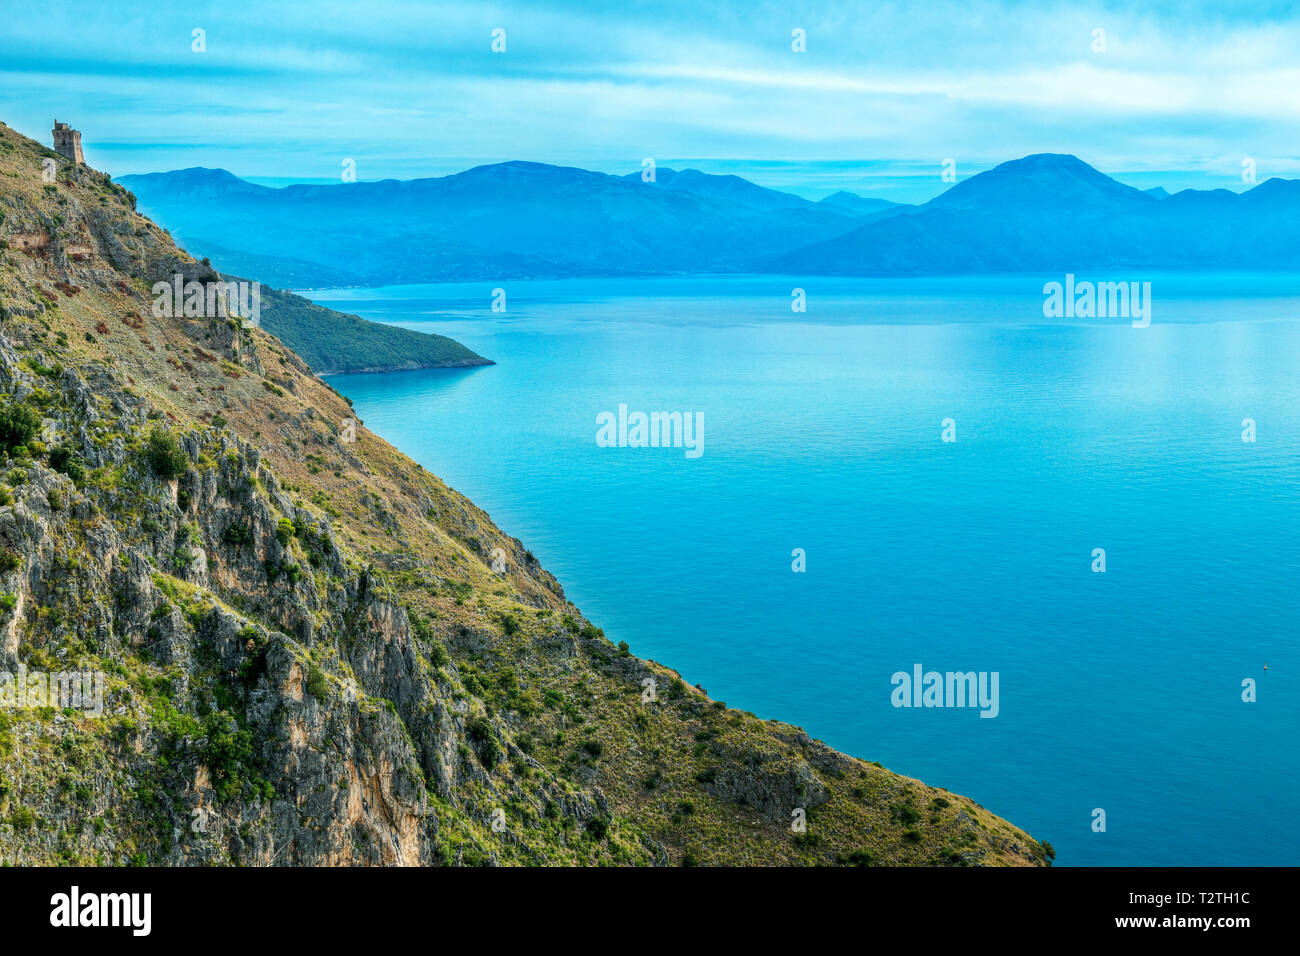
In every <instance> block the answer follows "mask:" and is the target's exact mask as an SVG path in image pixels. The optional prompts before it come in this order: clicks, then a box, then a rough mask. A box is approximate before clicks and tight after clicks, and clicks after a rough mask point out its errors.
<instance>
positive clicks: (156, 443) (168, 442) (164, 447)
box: [144, 428, 190, 481]
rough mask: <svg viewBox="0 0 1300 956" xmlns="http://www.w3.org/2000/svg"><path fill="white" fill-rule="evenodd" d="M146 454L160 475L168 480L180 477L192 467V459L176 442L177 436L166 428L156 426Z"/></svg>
mask: <svg viewBox="0 0 1300 956" xmlns="http://www.w3.org/2000/svg"><path fill="white" fill-rule="evenodd" d="M144 456H145V460H146V461H148V462H149V467H151V468H152V469H153V470H154V471H155V472H156V473H157V474H158V477H160V478H164V479H166V480H167V481H174V480H175V479H177V478H179V477H180V476H181V475H183V474H185V472H186V471H188V470H189V467H190V459H189V457H188V456H187V455H186V454H185V452H183V451H181V447H180V445H178V444H177V443H176V436H175V435H173V434H172V433H171V432H169V431H167V429H165V428H155V429H154V430H153V431H152V432H150V433H149V441H148V444H146V445H145V450H144Z"/></svg>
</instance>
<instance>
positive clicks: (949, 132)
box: [0, 0, 1300, 188]
mask: <svg viewBox="0 0 1300 956" xmlns="http://www.w3.org/2000/svg"><path fill="white" fill-rule="evenodd" d="M11 6H15V7H16V8H17V9H16V10H11V12H10V13H9V15H8V16H7V20H6V28H5V32H4V34H3V36H0V89H2V90H3V93H0V105H2V107H3V112H4V118H5V119H6V121H8V122H9V123H10V124H11V125H14V126H16V127H18V128H19V129H22V130H24V131H25V132H28V133H33V134H36V135H40V136H46V135H47V133H46V132H45V131H47V130H48V127H49V124H50V121H51V119H52V118H53V117H54V116H55V115H58V116H59V118H60V119H63V118H65V117H66V118H68V119H71V120H73V121H74V122H76V123H77V124H78V125H79V126H80V127H81V128H82V129H83V130H84V131H85V133H86V143H87V152H88V157H89V158H90V160H91V161H92V162H100V161H103V162H104V163H105V164H106V165H108V166H109V168H110V171H112V172H114V173H119V174H120V173H125V172H135V171H147V170H152V169H160V168H169V167H171V166H174V165H179V164H182V163H183V164H185V165H193V164H194V163H195V162H196V161H197V162H201V163H202V164H203V165H228V166H231V167H232V168H234V169H235V171H236V172H240V173H242V174H245V175H261V176H282V177H283V176H290V177H291V176H331V175H336V170H337V167H338V163H339V157H340V156H351V157H355V158H358V162H359V174H360V175H362V176H363V178H380V177H383V176H390V175H401V176H411V175H420V174H431V173H434V172H447V171H450V170H449V169H448V168H447V164H448V162H449V158H450V157H455V158H457V159H460V160H464V161H468V162H471V163H472V162H492V161H499V160H505V159H515V158H526V159H537V160H543V161H552V162H574V163H579V162H581V163H586V164H588V165H596V166H598V167H600V168H611V167H615V166H620V164H623V163H626V166H625V167H621V168H628V169H630V168H635V167H636V164H638V163H639V161H640V157H642V156H646V155H654V156H657V157H668V156H685V157H718V158H723V157H731V158H740V159H747V160H753V161H762V160H766V161H772V162H778V161H789V160H797V161H801V162H804V163H809V162H812V161H814V160H820V161H825V162H829V163H837V164H841V167H843V164H846V163H853V162H858V163H859V165H860V164H861V161H864V160H872V161H883V162H884V164H885V166H886V167H888V168H893V169H900V170H901V169H904V168H908V167H909V166H912V167H917V168H929V165H928V164H931V163H935V162H938V161H939V160H940V159H942V158H944V157H947V156H953V157H955V158H958V159H959V161H960V162H961V163H962V164H963V165H964V166H965V167H966V168H970V169H975V168H980V167H983V166H987V165H989V164H992V163H995V162H998V161H1001V160H1004V159H1008V158H1012V157H1014V156H1018V155H1023V154H1024V153H1026V152H1037V151H1059V152H1073V153H1076V154H1078V155H1081V156H1082V157H1083V158H1085V159H1087V160H1088V161H1090V162H1093V163H1094V164H1097V165H1099V166H1101V167H1102V168H1105V169H1107V171H1111V172H1116V171H1122V170H1126V169H1129V170H1135V171H1155V170H1163V171H1179V170H1184V171H1187V172H1188V173H1189V175H1192V174H1195V175H1206V176H1211V175H1219V174H1220V173H1222V175H1224V176H1231V175H1232V171H1233V170H1234V169H1235V168H1237V165H1238V164H1239V162H1240V157H1241V156H1244V155H1250V156H1252V157H1254V158H1256V160H1257V162H1258V163H1259V164H1260V168H1261V171H1265V170H1273V171H1276V172H1284V171H1294V170H1295V168H1296V150H1295V145H1294V132H1293V131H1294V129H1295V122H1296V120H1297V118H1300V115H1298V114H1300V100H1298V99H1297V98H1296V97H1295V96H1294V90H1295V89H1296V88H1297V87H1298V86H1300V82H1298V81H1300V66H1297V62H1296V57H1295V53H1294V51H1295V50H1296V49H1297V48H1300V20H1298V19H1297V17H1298V14H1297V12H1296V11H1294V10H1292V9H1290V8H1289V7H1288V6H1286V5H1281V4H1279V5H1276V6H1271V5H1268V4H1264V5H1262V6H1256V7H1250V8H1243V9H1242V10H1241V11H1234V10H1227V11H1224V10H1219V9H1216V8H1215V5H1212V4H1198V3H1195V2H1193V3H1188V4H1183V3H1163V2H1156V3H1144V4H1141V5H1138V4H1131V5H1130V4H1108V5H1079V4H1077V3H1070V4H1067V3H1056V4H1052V3H1049V4H1047V5H1042V4H1034V3H1010V2H987V0H977V2H975V3H955V2H954V3H927V4H919V5H918V4H914V3H882V4H871V5H864V4H861V3H856V2H843V3H840V2H831V3H820V4H796V5H790V4H786V3H760V4H758V5H754V4H752V3H739V2H737V3H730V2H722V3H712V4H699V3H698V2H690V3H688V2H672V0H663V2H654V3H646V2H637V0H632V2H621V3H605V2H583V3H575V4H564V3H551V4H547V3H537V2H514V3H496V4H488V5H485V6H479V5H474V6H466V5H463V4H450V3H447V4H429V3H422V2H420V3H417V2H408V0H388V2H382V0H381V2H374V3H357V2H355V0H346V2H343V0H317V2H311V3H308V2H299V3H291V2H267V3H260V4H257V5H249V8H248V9H244V10H240V11H233V10H231V9H230V5H229V4H226V3H224V2H223V3H217V2H198V3H194V4H189V5H187V6H186V7H185V8H183V9H176V8H169V9H163V10H159V9H157V5H156V4H154V3H146V2H137V0H128V2H125V3H119V4H115V5H113V6H112V8H111V9H110V8H109V7H108V6H106V5H103V4H100V3H93V2H84V0H83V2H72V3H65V4H60V5H57V6H54V5H48V4H45V3H35V2H30V0H20V2H18V3H16V4H11ZM495 27H502V28H503V29H505V30H506V31H507V52H506V53H505V54H500V55H498V54H493V53H492V52H491V50H490V47H489V44H490V34H491V31H492V29H494V28H495ZM795 27H799V28H801V29H803V30H805V32H806V35H807V52H806V53H802V54H799V53H794V52H792V51H791V49H790V31H791V30H792V29H794V28H795ZM194 28H202V29H204V30H205V31H206V39H207V52H206V53H202V54H196V53H193V52H191V49H190V36H191V31H192V30H193V29H194ZM1098 29H1100V30H1104V31H1105V51H1104V52H1097V51H1094V49H1093V42H1094V31H1095V30H1098ZM808 168H809V170H810V171H809V173H808V176H809V182H810V183H812V182H813V181H814V180H816V181H817V182H821V181H822V179H821V178H819V177H821V176H822V174H824V173H825V168H822V170H821V172H820V173H818V175H817V176H814V175H813V173H812V171H811V169H812V167H808ZM790 175H794V174H793V173H790ZM818 188H820V187H818Z"/></svg>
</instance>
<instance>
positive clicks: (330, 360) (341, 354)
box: [232, 277, 492, 375]
mask: <svg viewBox="0 0 1300 956" xmlns="http://www.w3.org/2000/svg"><path fill="white" fill-rule="evenodd" d="M232 278H233V277H232ZM261 325H262V328H264V329H266V331H268V332H270V333H271V334H272V335H274V336H276V337H277V338H278V339H280V341H282V342H283V343H284V344H285V345H287V346H289V348H291V349H293V351H294V352H296V353H297V354H298V357H299V358H301V359H302V360H303V361H304V362H306V363H307V364H308V365H309V366H311V368H312V369H313V370H314V371H315V372H317V373H318V374H320V375H328V374H331V373H334V372H387V371H398V370H402V369H417V368H454V367H461V366H470V365H490V364H492V363H491V362H489V361H488V360H487V359H485V358H483V357H482V356H481V355H477V354H476V353H474V352H471V351H470V350H469V349H467V348H465V346H463V345H461V344H460V343H459V342H457V341H456V340H455V339H449V338H447V337H446V336H445V335H430V334H428V333H424V332H415V331H412V330H411V329H402V328H398V327H397V326H393V325H381V324H380V323H378V322H369V321H367V320H366V319H363V318H361V317H360V316H359V315H349V314H345V313H342V312H336V311H334V310H333V309H327V308H325V307H323V306H319V305H316V304H315V303H314V302H309V301H308V300H307V299H304V298H302V297H301V296H297V295H294V294H293V293H292V292H285V291H280V290H276V289H272V288H270V287H268V286H266V285H263V286H262V315H261Z"/></svg>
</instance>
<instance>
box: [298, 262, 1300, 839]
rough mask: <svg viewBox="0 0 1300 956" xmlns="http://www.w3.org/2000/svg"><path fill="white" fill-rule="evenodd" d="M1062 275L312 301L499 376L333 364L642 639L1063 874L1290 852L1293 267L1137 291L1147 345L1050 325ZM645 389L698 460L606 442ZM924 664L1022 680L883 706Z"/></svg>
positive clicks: (622, 629)
mask: <svg viewBox="0 0 1300 956" xmlns="http://www.w3.org/2000/svg"><path fill="white" fill-rule="evenodd" d="M1062 278H1063V277H1061V276H1051V277H1046V278H1044V277H1041V276H1039V277H1032V278H1018V277H999V278H994V279H988V278H982V279H943V280H933V279H931V280H848V279H816V280H812V279H810V280H792V279H789V278H784V277H726V278H713V277H694V278H689V279H640V280H625V279H617V280H616V279H605V280H573V281H545V282H542V281H539V282H512V283H509V284H508V285H507V286H506V291H507V294H508V299H507V311H506V312H504V313H493V312H492V311H491V309H490V302H491V295H492V288H493V287H494V286H495V285H496V283H481V284H474V283H458V284H444V285H425V286H404V287H387V288H382V289H367V290H355V289H354V290H336V291H329V292H316V293H311V296H312V298H313V299H314V300H316V301H318V302H321V303H322V304H326V305H330V306H331V307H334V308H338V309H341V310H343V311H349V312H357V313H359V314H361V315H364V316H366V317H368V318H372V319H376V320H379V321H383V322H390V323H394V324H398V325H403V326H406V327H409V328H415V329H421V330H424V331H434V332H439V333H442V334H445V335H450V336H452V337H454V338H456V339H458V340H460V341H461V342H464V343H465V344H466V345H468V346H469V347H470V348H472V349H474V350H475V351H477V352H479V353H481V354H483V355H485V356H487V357H489V358H492V359H494V360H495V361H496V362H497V363H499V364H497V365H495V366H491V367H486V368H480V369H472V370H457V371H445V370H436V371H426V372H405V373H396V374H386V375H349V376H336V377H334V378H332V379H331V381H332V383H333V384H334V385H335V386H336V387H337V388H339V389H340V390H341V391H342V392H343V393H344V394H346V395H348V396H349V397H351V398H352V399H353V400H354V401H355V404H356V409H357V412H358V414H359V416H360V417H361V418H362V419H363V420H364V421H365V423H366V425H367V426H368V427H370V428H371V429H373V430H374V431H376V432H377V433H379V434H381V435H383V436H384V437H385V438H387V439H389V440H390V441H391V442H393V443H394V444H395V445H397V446H398V447H399V448H401V449H402V450H403V451H405V452H406V453H407V454H409V455H411V456H412V457H413V458H415V459H416V460H418V461H419V462H421V463H422V464H423V465H425V467H427V468H429V469H430V470H431V471H433V472H434V473H436V474H438V475H439V476H441V477H442V478H443V479H444V480H446V481H447V482H448V483H449V484H450V485H451V486H452V487H454V488H456V489H457V490H459V491H461V492H463V493H465V494H466V495H468V496H469V497H470V498H472V499H473V500H474V501H475V502H476V503H478V504H479V505H480V506H482V507H483V508H484V509H485V510H487V511H488V512H489V513H490V514H491V515H492V517H493V519H494V520H495V521H496V522H497V523H498V524H499V525H500V526H501V527H503V528H504V529H506V531H507V532H509V533H510V534H513V535H516V536H518V537H519V538H521V539H522V540H523V541H524V543H525V545H526V546H527V547H529V548H530V549H531V550H532V551H533V552H534V553H535V554H536V555H537V556H538V558H540V559H541V561H542V562H543V563H544V564H545V565H546V567H547V568H548V569H550V570H551V571H552V572H554V573H555V574H556V575H557V577H558V578H559V579H560V581H561V583H562V584H563V585H564V587H565V589H566V592H567V593H568V595H569V597H570V598H571V599H572V600H574V602H575V603H577V604H578V606H579V607H581V608H582V609H583V611H584V612H585V613H586V614H587V615H588V616H590V617H591V618H592V620H594V621H595V622H596V623H597V624H598V625H600V626H602V627H604V629H605V631H606V633H607V634H608V635H609V637H610V638H611V639H612V640H614V641H616V642H617V641H620V640H626V641H627V642H628V643H629V644H631V646H632V650H633V652H634V653H636V654H638V655H640V656H643V657H653V658H655V659H656V660H661V661H664V662H666V663H668V664H670V665H671V666H674V667H676V668H678V669H679V670H680V671H681V672H682V674H683V676H685V677H686V678H687V679H688V680H689V681H690V682H692V683H695V682H698V683H700V684H701V685H703V686H704V687H706V688H707V689H708V691H709V693H710V694H711V695H713V696H714V697H715V698H718V699H721V700H725V701H727V703H728V704H730V705H731V706H735V707H741V708H744V709H746V710H751V711H754V712H755V713H757V714H759V715H760V716H766V717H779V718H781V719H784V720H788V721H790V722H792V723H796V724H800V725H802V726H804V727H805V728H807V729H808V730H809V731H810V732H811V733H813V734H814V735H815V736H818V737H821V738H822V739H824V740H826V741H827V742H828V743H830V744H831V745H833V746H835V747H837V748H840V749H842V750H845V751H848V752H850V753H853V754H856V755H859V756H862V757H865V758H867V759H872V760H879V761H880V762H881V763H883V764H884V765H885V766H887V767H890V768H891V769H893V770H896V771H899V772H901V773H905V774H908V775H912V776H916V777H919V778H921V779H923V780H925V781H926V782H927V783H930V784H934V785H937V786H943V787H948V788H949V789H952V790H955V791H957V792H960V793H964V794H967V795H969V796H971V797H972V798H973V799H975V800H977V801H978V802H980V803H982V804H983V805H985V806H987V807H989V808H990V809H991V810H993V811H994V812H996V813H999V814H1001V815H1003V816H1005V817H1007V818H1008V819H1010V820H1012V821H1013V822H1015V823H1016V824H1018V825H1020V826H1022V827H1024V828H1026V829H1027V830H1029V831H1030V832H1031V833H1033V834H1034V835H1035V836H1037V837H1039V838H1040V839H1046V840H1049V841H1051V842H1052V843H1053V844H1054V845H1055V847H1056V849H1057V853H1058V863H1060V864H1073V865H1103V864H1122V865H1128V864H1134V865H1137V864H1145V865H1172V864H1189V865H1190V864H1230V865H1231V864H1294V863H1296V862H1297V861H1298V860H1300V836H1297V827H1296V825H1295V820H1296V819H1298V818H1300V756H1298V755H1300V747H1298V746H1297V743H1296V736H1297V732H1300V695H1298V694H1297V690H1300V682H1297V680H1296V673H1297V667H1300V661H1297V649H1298V648H1300V632H1298V629H1297V624H1298V623H1300V614H1298V613H1297V610H1296V599H1297V591H1298V590H1300V291H1298V290H1300V281H1298V280H1297V279H1296V277H1266V278H1261V277H1241V276H1195V277H1187V276H1156V277H1151V276H1142V277H1140V278H1142V279H1147V280H1152V279H1153V278H1154V281H1153V298H1154V311H1153V318H1152V323H1151V326H1150V327H1149V328H1145V329H1134V328H1132V327H1131V325H1130V323H1129V322H1128V321H1127V320H1124V319H1099V320H1091V321H1079V320H1057V319H1053V320H1049V319H1045V318H1044V317H1043V315H1042V302H1043V295H1042V292H1041V289H1042V285H1043V282H1044V281H1047V279H1056V280H1060V279H1062ZM1080 278H1081V279H1083V278H1090V277H1087V276H1080ZM1092 278H1105V279H1114V278H1122V277H1118V276H1105V277H1092ZM1134 278H1137V277H1134ZM794 286H802V287H804V288H805V289H806V290H807V296H808V308H807V312H806V313H804V314H802V315H796V314H793V313H792V312H791V310H790V299H791V289H792V287H794ZM619 404H625V405H627V406H628V407H629V408H630V409H632V410H634V411H635V410H641V411H646V412H649V411H683V412H685V411H692V412H696V411H698V412H701V413H703V418H704V449H705V450H704V454H703V456H702V457H700V458H697V459H693V460H692V459H688V458H686V457H685V455H684V454H683V451H682V449H668V448H664V449H653V448H644V449H639V448H602V447H598V446H597V444H596V441H595V435H596V416H597V415H598V414H599V413H600V412H602V411H614V410H616V409H617V407H618V406H619ZM948 418H951V419H953V420H954V422H955V423H956V436H957V441H956V442H954V443H945V442H943V441H941V440H940V436H941V422H942V421H943V420H944V419H948ZM1245 418H1252V419H1254V420H1255V422H1256V423H1257V437H1258V440H1257V441H1256V442H1254V443H1246V442H1243V441H1242V420H1243V419H1245ZM795 548H802V549H804V550H805V551H806V554H807V571H806V572H805V573H802V574H796V573H793V572H792V570H791V561H792V558H791V552H792V550H793V549H795ZM1095 548H1104V549H1105V552H1106V572H1105V573H1104V574H1099V573H1093V572H1092V570H1091V565H1092V563H1093V559H1092V552H1093V549H1095ZM917 663H919V664H922V665H923V666H924V668H925V669H926V670H930V669H934V670H939V671H949V670H962V671H969V670H973V671H997V672H998V673H999V675H1000V682H999V689H1000V701H999V703H1000V713H999V715H998V716H997V717H996V718H995V719H981V718H980V717H979V715H978V711H977V710H974V709H956V708H953V709H901V708H897V709H896V708H894V707H893V706H891V703H890V694H891V690H892V686H891V683H890V678H891V675H892V674H893V673H895V672H896V671H908V672H910V671H911V670H912V667H913V665H914V664H917ZM1265 664H1268V665H1269V670H1268V672H1267V673H1265V671H1264V665H1265ZM1247 677H1250V678H1254V679H1255V680H1256V681H1257V682H1258V691H1257V693H1258V701H1257V702H1256V703H1244V702H1243V701H1242V699H1241V694H1242V680H1243V679H1244V678H1247ZM1098 807H1100V808H1103V809H1104V810H1105V811H1106V814H1107V831H1106V832H1105V833H1094V832H1092V830H1091V826H1090V824H1091V821H1092V811H1093V809H1094V808H1098Z"/></svg>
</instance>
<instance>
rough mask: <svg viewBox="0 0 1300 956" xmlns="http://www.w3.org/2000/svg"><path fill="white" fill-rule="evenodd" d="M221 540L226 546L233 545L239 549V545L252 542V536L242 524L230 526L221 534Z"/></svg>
mask: <svg viewBox="0 0 1300 956" xmlns="http://www.w3.org/2000/svg"><path fill="white" fill-rule="evenodd" d="M221 540H222V541H224V542H225V543H226V544H233V545H235V546H236V547H239V546H240V545H244V544H248V542H249V541H252V540H253V536H252V535H251V534H249V532H248V529H247V528H245V527H244V526H243V525H242V524H232V525H230V526H229V527H228V528H226V530H225V531H223V532H222V533H221Z"/></svg>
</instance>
